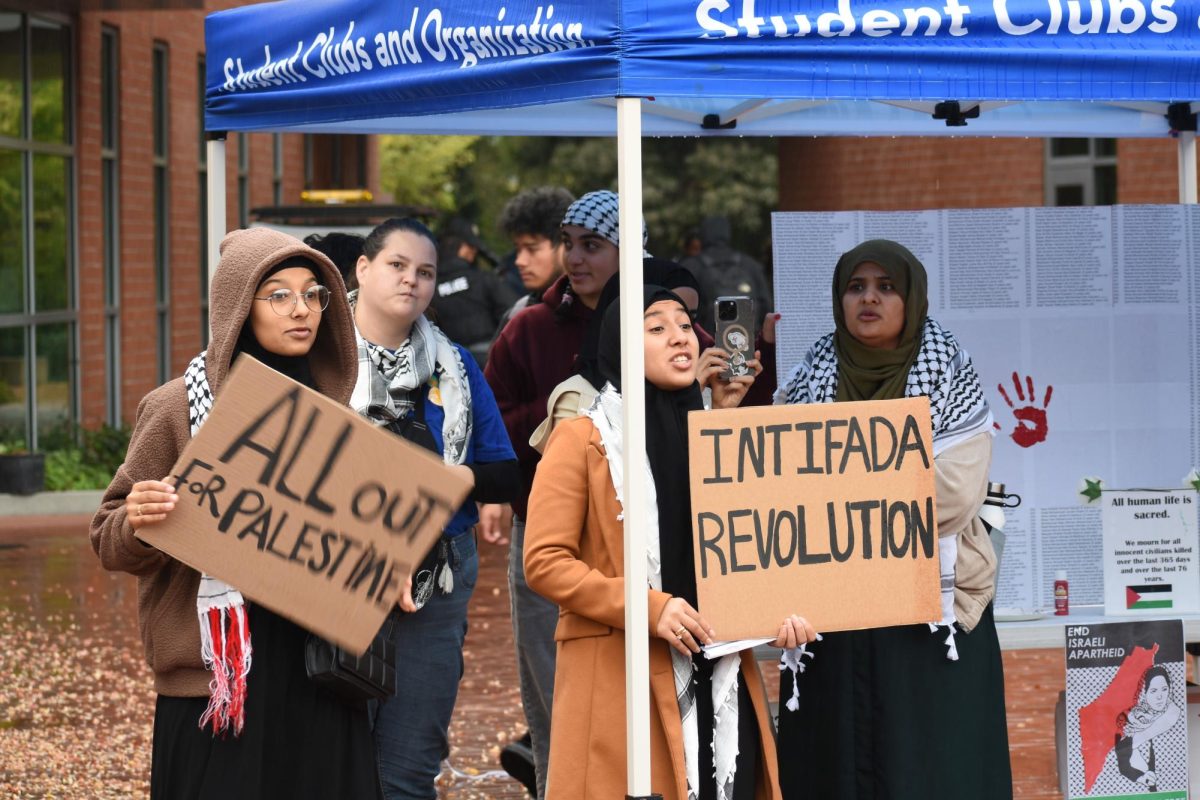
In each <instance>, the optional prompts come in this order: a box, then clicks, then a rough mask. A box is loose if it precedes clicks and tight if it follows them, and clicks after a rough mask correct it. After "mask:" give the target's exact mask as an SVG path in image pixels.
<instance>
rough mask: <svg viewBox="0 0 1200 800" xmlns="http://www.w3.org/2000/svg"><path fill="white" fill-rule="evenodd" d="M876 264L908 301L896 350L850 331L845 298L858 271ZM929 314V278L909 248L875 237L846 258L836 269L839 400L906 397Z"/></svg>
mask: <svg viewBox="0 0 1200 800" xmlns="http://www.w3.org/2000/svg"><path fill="white" fill-rule="evenodd" d="M866 261H873V262H875V263H876V264H878V265H879V266H881V267H883V270H884V272H886V273H887V274H888V277H889V278H891V279H892V283H894V284H895V285H896V290H897V291H898V292H900V294H901V295H902V296H903V297H904V330H902V331H901V332H900V344H899V346H898V347H897V348H896V349H895V350H885V349H883V348H879V347H867V346H866V345H865V344H862V343H861V342H859V341H858V340H857V339H855V338H854V337H853V336H851V335H850V330H849V329H848V328H847V327H846V315H845V313H844V312H843V311H842V295H844V294H845V293H846V287H847V286H849V285H850V276H851V275H852V274H853V273H854V270H855V268H856V267H858V265H859V264H862V263H864V262H866ZM928 312H929V279H928V277H927V276H926V274H925V267H924V265H922V264H921V262H920V261H919V260H917V257H916V256H914V255H913V254H912V253H910V252H909V251H908V248H906V247H904V246H903V245H901V244H897V243H896V242H892V241H889V240H887V239H871V240H870V241H866V242H863V243H862V244H860V245H859V246H858V247H855V248H854V249H853V250H849V251H847V252H846V253H843V254H842V257H841V258H839V259H838V263H837V267H836V268H834V271H833V321H834V322H835V323H836V325H837V331H836V332H835V333H834V336H833V347H834V350H835V351H836V352H837V357H838V387H837V400H838V401H839V402H841V401H844V400H895V399H897V398H901V397H904V387H905V385H906V384H907V383H908V371H909V369H910V368H911V367H912V365H913V362H914V361H916V360H917V352H918V351H919V350H920V349H921V331H922V329H923V328H924V327H925V317H926V316H927V314H928Z"/></svg>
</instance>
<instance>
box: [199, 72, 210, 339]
mask: <svg viewBox="0 0 1200 800" xmlns="http://www.w3.org/2000/svg"><path fill="white" fill-rule="evenodd" d="M205 81H206V78H205V74H204V58H203V56H202V57H201V58H200V60H199V62H198V63H197V65H196V87H197V89H198V91H197V92H196V97H197V100H198V101H199V102H198V103H197V105H198V106H199V112H200V169H199V174H198V177H199V181H198V183H199V186H200V345H201V347H208V138H207V137H206V136H205V133H204V93H205V91H206V83H205Z"/></svg>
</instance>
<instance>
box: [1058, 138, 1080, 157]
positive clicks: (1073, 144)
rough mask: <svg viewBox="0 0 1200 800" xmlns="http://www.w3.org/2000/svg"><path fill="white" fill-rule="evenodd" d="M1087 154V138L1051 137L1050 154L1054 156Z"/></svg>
mask: <svg viewBox="0 0 1200 800" xmlns="http://www.w3.org/2000/svg"><path fill="white" fill-rule="evenodd" d="M1087 154H1088V140H1087V139H1051V140H1050V155H1052V156H1053V157H1055V158H1063V157H1064V156H1086V155H1087Z"/></svg>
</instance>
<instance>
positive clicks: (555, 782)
mask: <svg viewBox="0 0 1200 800" xmlns="http://www.w3.org/2000/svg"><path fill="white" fill-rule="evenodd" d="M644 301H645V302H644V304H643V309H644V314H643V319H644V332H645V364H646V430H647V446H646V451H647V458H646V474H645V479H646V480H647V481H648V483H650V484H652V486H653V488H654V492H653V497H652V511H651V513H650V514H649V515H648V517H649V518H648V519H647V520H646V522H647V525H648V528H649V530H648V536H647V552H646V557H647V566H648V576H649V583H650V586H649V587H647V592H648V600H649V620H650V628H649V630H648V631H646V633H645V635H647V636H650V637H652V638H651V642H650V694H651V715H650V728H651V730H650V746H651V788H652V791H653V792H654V793H656V794H660V795H662V796H663V798H664V800H690V798H697V799H698V800H708V798H714V800H742V798H756V799H757V800H767V799H768V798H778V797H779V781H778V776H777V772H776V764H775V744H774V738H773V735H772V732H771V725H770V718H769V711H768V708H767V703H766V697H765V694H764V691H763V685H762V680H761V678H760V676H759V674H758V668H757V666H756V664H755V663H754V659H753V656H752V654H751V653H750V652H749V651H744V652H742V653H740V654H734V655H729V656H725V657H723V658H720V659H716V660H712V661H710V660H707V659H705V658H704V657H703V656H702V655H700V646H701V645H702V644H708V643H710V642H711V641H712V640H713V636H714V635H715V632H714V631H713V630H712V629H711V628H710V626H709V625H708V623H707V622H705V620H704V619H703V617H701V616H700V614H699V613H698V612H697V611H696V579H695V572H694V568H693V563H694V562H693V556H692V536H691V524H690V522H691V520H690V516H691V512H690V491H689V486H688V466H687V465H688V460H687V414H688V412H689V411H694V410H700V409H702V408H703V405H702V401H701V394H700V388H699V386H698V384H697V383H696V366H697V361H698V356H699V345H698V343H697V341H696V335H695V333H694V332H693V330H692V324H691V319H690V317H689V316H688V313H687V309H686V307H685V306H684V304H683V302H682V301H680V300H679V298H678V297H676V296H675V295H674V294H672V293H671V292H669V291H667V290H666V289H662V288H661V287H646V289H645V296H644ZM619 319H620V311H619V307H618V306H617V304H613V305H612V306H611V307H610V308H609V310H608V311H606V312H605V319H604V323H603V327H602V330H601V345H600V371H601V374H602V375H603V376H604V378H605V379H606V380H607V381H608V383H607V384H606V385H605V387H604V389H603V391H602V392H601V394H600V396H599V398H598V399H597V402H596V403H595V404H594V405H593V406H592V408H591V410H590V411H589V412H588V413H587V415H586V416H581V417H578V418H576V419H572V420H567V421H564V422H562V423H560V424H559V426H558V428H557V429H556V430H555V432H554V434H553V436H552V437H551V439H550V443H549V445H548V446H547V448H546V454H545V455H544V456H543V458H542V461H541V464H540V465H539V466H538V472H537V478H536V480H535V481H534V484H533V492H532V494H531V495H530V500H529V505H530V513H529V523H528V527H527V528H526V532H525V577H526V580H527V581H528V582H529V586H530V587H531V588H532V589H533V590H534V591H536V592H538V593H539V594H541V595H543V596H545V597H546V598H547V599H549V600H551V601H552V602H554V603H556V604H557V605H558V606H559V607H560V609H561V616H560V618H559V623H558V629H557V632H556V635H555V638H556V639H557V640H558V660H557V668H556V672H555V679H554V680H555V684H554V712H553V714H554V718H553V722H552V724H551V726H550V728H551V731H552V733H551V740H550V770H549V778H548V780H547V788H546V797H547V800H555V799H556V798H571V799H572V800H575V799H576V798H582V799H585V800H586V798H597V799H599V798H604V799H605V800H608V798H612V797H620V796H622V795H624V793H625V774H626V773H625V763H626V752H625V750H626V741H625V631H624V630H623V626H624V624H625V585H624V583H625V582H624V577H623V574H624V569H623V558H624V556H623V553H624V537H623V523H622V522H621V513H622V508H621V501H620V497H621V485H622V479H621V440H622V437H621V394H620V334H619ZM814 637H815V633H814V632H813V630H812V627H811V626H810V625H809V624H808V623H807V622H805V621H804V620H803V619H801V618H799V617H791V618H789V619H787V620H784V622H783V623H782V625H781V626H780V628H779V638H778V639H777V641H776V645H777V646H787V647H794V646H797V645H798V644H801V643H804V642H807V641H810V640H811V639H813V638H814Z"/></svg>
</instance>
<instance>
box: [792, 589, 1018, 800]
mask: <svg viewBox="0 0 1200 800" xmlns="http://www.w3.org/2000/svg"><path fill="white" fill-rule="evenodd" d="M946 636H947V632H946V629H945V628H939V629H938V631H937V632H936V633H931V632H930V631H929V626H927V625H908V626H904V627H895V628H881V629H877V630H869V631H849V632H845V633H834V634H826V635H825V637H824V640H823V641H821V642H818V643H817V644H815V645H814V646H813V647H812V648H811V649H812V652H813V653H814V657H813V658H812V659H811V660H809V659H807V658H806V659H804V660H805V663H806V664H807V665H808V666H807V668H806V670H805V671H804V672H803V673H801V675H800V676H799V689H800V708H799V710H798V711H795V712H793V711H788V710H787V708H786V707H785V705H784V704H785V703H786V702H787V700H788V698H790V697H791V696H792V673H791V672H790V671H787V670H785V671H783V672H782V673H781V675H782V680H781V684H780V712H779V714H780V717H779V777H780V786H781V788H782V790H783V796H784V798H785V800H800V799H801V798H822V799H823V798H833V797H836V798H838V800H908V799H909V798H911V800H942V799H943V798H944V799H945V800H953V799H957V798H964V799H965V798H970V799H971V800H1010V798H1012V771H1011V767H1010V765H1009V758H1008V727H1007V722H1006V718H1005V712H1004V675H1003V667H1002V664H1001V659H1000V644H999V642H998V641H997V639H996V625H995V622H994V621H993V619H992V609H991V606H988V608H987V610H986V611H985V612H984V613H983V616H982V618H981V619H980V620H979V624H978V625H977V626H976V627H975V629H974V630H972V631H971V633H969V634H965V633H962V632H961V631H959V632H958V633H957V635H956V636H955V640H956V643H957V647H958V654H959V659H958V661H950V660H948V659H947V658H946V647H945V644H944V641H945V639H946Z"/></svg>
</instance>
